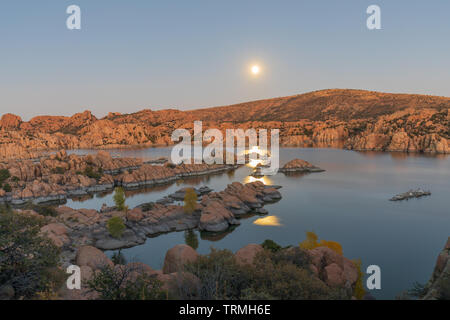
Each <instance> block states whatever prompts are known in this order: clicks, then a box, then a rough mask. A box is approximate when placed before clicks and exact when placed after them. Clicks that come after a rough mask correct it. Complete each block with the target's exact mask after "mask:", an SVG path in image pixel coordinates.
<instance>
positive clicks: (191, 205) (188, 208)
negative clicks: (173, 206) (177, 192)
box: [183, 188, 197, 214]
mask: <svg viewBox="0 0 450 320" xmlns="http://www.w3.org/2000/svg"><path fill="white" fill-rule="evenodd" d="M196 206H197V193H195V190H194V189H193V188H188V189H187V190H186V194H185V195H184V206H183V208H184V212H186V213H188V214H192V213H193V212H194V211H195V207H196Z"/></svg>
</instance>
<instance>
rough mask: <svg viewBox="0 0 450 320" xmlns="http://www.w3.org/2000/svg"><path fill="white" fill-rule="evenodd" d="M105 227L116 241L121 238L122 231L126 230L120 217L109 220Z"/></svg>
mask: <svg viewBox="0 0 450 320" xmlns="http://www.w3.org/2000/svg"><path fill="white" fill-rule="evenodd" d="M106 225H107V228H108V232H109V234H110V235H111V236H112V237H113V238H117V239H119V238H121V237H122V234H123V231H124V230H125V228H126V227H125V224H124V223H123V220H122V218H121V217H112V218H110V219H109V220H108V222H107V224H106Z"/></svg>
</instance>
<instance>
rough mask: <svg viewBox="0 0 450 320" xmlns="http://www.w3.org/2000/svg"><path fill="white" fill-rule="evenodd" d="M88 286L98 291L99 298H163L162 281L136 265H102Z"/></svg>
mask: <svg viewBox="0 0 450 320" xmlns="http://www.w3.org/2000/svg"><path fill="white" fill-rule="evenodd" d="M88 286H89V289H90V291H95V292H98V293H99V299H100V300H156V299H164V292H163V290H162V289H161V288H162V283H161V282H160V281H159V280H157V279H156V278H155V277H152V276H149V275H146V274H145V273H144V271H143V270H140V269H139V268H138V267H130V266H124V267H120V268H112V267H110V266H107V267H104V268H103V269H101V270H100V272H98V273H96V274H95V275H94V278H93V279H92V280H90V281H89V282H88Z"/></svg>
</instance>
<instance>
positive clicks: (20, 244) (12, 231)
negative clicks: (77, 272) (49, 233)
mask: <svg viewBox="0 0 450 320" xmlns="http://www.w3.org/2000/svg"><path fill="white" fill-rule="evenodd" d="M0 225H1V228H0V248H1V250H0V286H3V285H11V286H12V287H13V288H14V291H15V297H14V298H15V299H19V298H23V299H30V298H33V297H35V295H36V294H37V292H43V291H48V290H49V289H54V288H57V287H58V286H59V285H61V283H60V277H59V276H57V272H54V270H57V265H58V259H59V249H58V248H57V247H56V246H55V245H54V244H53V242H51V241H50V240H49V239H48V238H46V237H43V236H41V235H40V228H41V226H42V225H41V221H40V220H39V219H38V218H36V217H30V216H26V215H23V214H17V213H14V212H12V211H11V210H6V209H2V210H0ZM52 270H53V271H52Z"/></svg>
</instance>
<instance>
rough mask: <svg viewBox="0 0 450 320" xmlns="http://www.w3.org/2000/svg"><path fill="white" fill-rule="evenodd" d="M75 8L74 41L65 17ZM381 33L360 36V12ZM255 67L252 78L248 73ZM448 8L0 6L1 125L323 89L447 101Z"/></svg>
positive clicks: (233, 1) (353, 2) (162, 2)
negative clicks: (10, 119)
mask: <svg viewBox="0 0 450 320" xmlns="http://www.w3.org/2000/svg"><path fill="white" fill-rule="evenodd" d="M71 4H76V5H79V6H80V7H81V9H82V30H80V31H69V30H67V28H66V18H67V16H68V15H67V14H66V12H65V11H66V8H67V6H69V5H71ZM370 4H378V5H379V6H380V7H381V9H382V28H383V30H379V31H369V30H367V28H366V18H367V14H366V8H367V7H368V6H369V5H370ZM253 62H258V63H259V64H260V65H261V67H262V73H261V75H260V76H259V77H256V78H254V77H251V76H250V75H249V72H248V68H249V65H250V64H251V63H253ZM449 84H450V1H448V0H432V1H414V0H408V1H407V0H396V1H392V0H390V1H375V0H372V1H365V0H347V1H336V0H330V1H321V0H309V1H301V0H292V1H287V0H279V1H274V0H221V1H219V0H179V1H175V0H158V1H156V0H142V1H140V0H135V1H132V0H131V1H119V0H117V1H116V0H109V1H106V0H95V1H93V0H71V1H65V0H53V1H51V0H40V1H24V0H14V1H12V0H11V1H1V3H0V114H3V113H6V112H12V113H16V114H19V115H20V116H22V117H23V118H24V119H29V118H31V117H32V116H35V115H37V114H57V115H71V114H73V113H75V112H80V111H82V110H85V109H89V110H92V111H93V113H94V114H96V115H97V116H104V115H106V113H107V112H108V111H118V112H133V111H137V110H140V109H142V108H151V109H162V108H180V109H189V108H200V107H205V106H215V105H226V104H232V103H237V102H241V101H248V100H254V99H262V98H270V97H276V96H285V95H292V94H297V93H303V92H308V91H312V90H318V89H325V88H359V89H370V90H380V91H386V92H409V93H425V94H435V95H443V96H450V85H449Z"/></svg>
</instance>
